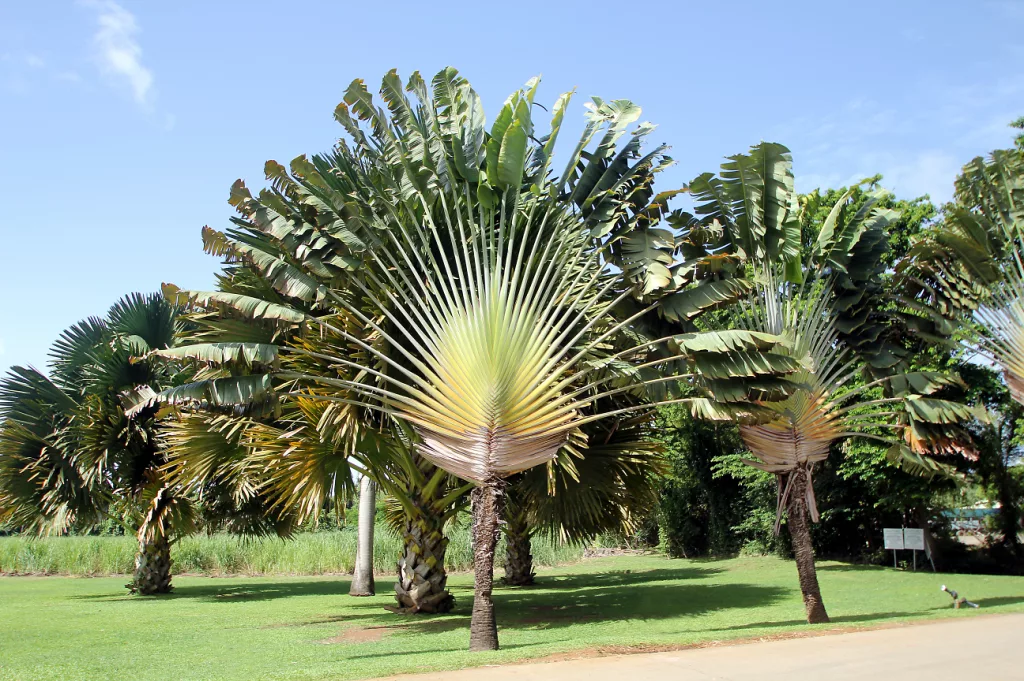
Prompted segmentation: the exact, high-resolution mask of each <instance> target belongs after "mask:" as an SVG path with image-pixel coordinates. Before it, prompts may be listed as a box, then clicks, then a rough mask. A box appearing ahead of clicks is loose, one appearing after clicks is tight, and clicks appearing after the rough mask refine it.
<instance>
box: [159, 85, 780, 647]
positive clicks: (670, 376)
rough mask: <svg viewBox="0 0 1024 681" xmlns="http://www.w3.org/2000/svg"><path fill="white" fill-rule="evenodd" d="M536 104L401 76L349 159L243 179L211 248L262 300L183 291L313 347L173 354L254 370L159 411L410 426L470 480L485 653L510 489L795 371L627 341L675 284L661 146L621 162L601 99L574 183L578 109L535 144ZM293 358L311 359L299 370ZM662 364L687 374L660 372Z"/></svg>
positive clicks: (712, 340) (775, 361)
mask: <svg viewBox="0 0 1024 681" xmlns="http://www.w3.org/2000/svg"><path fill="white" fill-rule="evenodd" d="M536 88H537V81H536V80H532V81H530V82H529V83H528V84H527V86H526V87H525V88H524V89H523V90H520V91H518V92H516V93H514V94H513V95H512V96H510V97H509V99H508V100H507V101H506V102H505V104H504V106H503V107H502V109H501V110H500V112H499V113H498V116H497V118H496V120H495V122H494V124H493V125H492V126H491V128H490V131H489V132H488V131H487V130H486V129H485V127H484V114H483V110H482V107H481V105H480V102H479V98H478V97H477V95H476V93H475V92H474V91H473V90H472V88H471V87H470V86H469V84H468V83H467V82H466V81H465V80H464V79H462V78H461V77H459V76H458V74H457V73H456V72H455V71H454V70H453V69H445V70H444V71H442V72H441V73H439V74H438V75H437V76H436V77H435V78H434V79H433V82H432V92H431V90H430V89H429V88H428V86H427V85H426V83H425V82H424V81H423V79H422V78H420V76H419V75H418V74H414V75H413V77H412V78H410V80H409V81H408V82H402V81H401V80H400V79H399V78H398V77H397V75H395V74H394V72H392V73H389V74H388V75H387V76H386V77H385V78H384V81H383V84H382V88H381V92H382V95H383V97H384V101H385V102H386V104H387V107H388V113H385V112H384V110H383V109H381V108H378V107H377V106H376V104H375V103H374V102H373V100H372V98H371V96H370V94H369V93H368V91H367V89H366V87H365V85H364V84H363V83H362V81H356V82H355V83H353V84H352V86H351V87H350V88H349V89H348V91H347V93H346V97H345V102H344V103H343V104H342V105H340V106H339V107H338V109H337V111H336V118H337V119H338V120H339V122H341V123H342V125H343V126H344V127H345V128H346V131H347V132H348V135H349V137H350V138H351V143H349V142H346V141H342V142H341V143H339V145H338V147H337V148H336V149H335V151H334V152H333V153H332V154H330V155H327V156H318V157H314V158H313V159H312V160H308V159H306V158H304V157H300V158H298V159H296V160H295V161H293V162H292V164H291V173H290V174H289V173H288V172H286V171H285V170H284V168H283V167H281V166H280V165H278V164H275V163H273V162H271V163H268V165H267V172H268V178H269V179H270V180H271V182H272V189H269V190H264V191H263V192H261V193H260V195H259V197H258V198H254V197H253V196H252V195H251V194H250V193H249V191H248V190H247V189H246V188H245V187H244V185H243V184H241V183H236V185H235V187H234V189H233V193H232V199H231V201H232V203H233V204H234V205H235V206H236V208H237V209H238V210H239V211H240V212H241V213H242V216H243V217H242V218H241V219H240V220H239V221H237V222H236V225H238V226H239V227H240V229H236V230H234V231H232V232H230V233H229V234H227V235H223V236H222V237H218V236H216V235H211V237H210V239H211V242H216V243H222V244H223V248H224V253H226V254H229V257H232V258H235V259H238V260H242V261H244V262H245V263H246V265H247V266H248V267H250V268H252V269H253V270H255V271H256V272H258V273H259V274H260V276H261V277H262V280H263V281H265V282H267V283H268V284H269V285H270V286H271V287H272V295H270V296H269V297H268V299H264V298H261V297H260V296H259V295H256V294H257V293H258V290H257V288H255V287H254V289H253V290H252V291H251V292H249V293H247V294H245V295H235V296H233V297H229V296H226V295H224V294H209V293H184V294H183V295H186V296H188V297H189V298H190V299H192V300H209V301H214V300H215V301H217V304H219V305H225V306H229V307H231V308H232V309H234V310H236V311H238V310H245V311H246V313H247V314H250V315H274V316H277V317H282V316H284V315H286V314H291V315H294V318H295V319H297V320H300V321H301V323H302V324H303V325H304V327H305V328H307V329H309V332H308V333H305V334H304V336H303V342H302V343H301V344H288V345H268V344H260V343H252V342H246V343H234V344H217V343H212V344H210V343H207V344H200V345H196V346H192V347H188V348H183V349H181V351H180V353H175V354H174V355H173V356H175V357H183V356H192V357H195V358H201V359H202V360H203V361H208V362H211V363H217V362H221V363H224V362H228V363H231V362H235V363H239V362H248V361H249V359H250V358H258V359H259V361H258V362H257V364H258V365H260V367H261V370H260V371H259V372H256V373H253V374H251V375H246V376H229V377H219V378H208V379H204V380H202V381H200V382H197V383H195V384H193V385H190V386H187V387H185V388H183V389H181V390H177V391H170V392H168V393H165V394H164V395H162V396H161V399H164V400H169V401H172V402H178V403H182V402H192V403H199V404H210V403H221V404H225V403H231V402H245V401H247V400H251V399H253V398H258V397H260V396H263V395H275V396H277V397H283V398H285V399H289V400H295V399H309V400H314V401H321V402H327V403H331V404H334V405H343V406H347V407H352V408H354V409H355V410H357V411H359V412H360V413H368V414H373V415H375V416H374V418H377V419H379V420H381V421H382V422H383V421H387V422H388V423H391V424H399V427H398V430H397V432H400V433H402V436H403V437H407V438H408V440H407V441H408V443H409V444H410V445H411V446H413V447H414V448H415V451H416V454H417V455H419V456H422V457H423V458H425V459H427V460H428V461H430V462H432V463H433V464H435V465H437V466H438V467H440V468H441V469H443V470H445V471H447V472H449V473H451V474H453V475H456V476H458V477H459V478H461V479H462V480H465V481H468V482H470V483H472V484H474V485H475V486H476V489H475V491H474V494H475V501H474V504H473V510H474V516H475V522H474V550H475V570H476V596H475V598H474V603H473V620H472V625H471V644H470V647H471V649H473V650H481V649H493V648H495V647H497V633H496V626H495V620H494V610H493V604H492V602H491V586H492V580H493V559H494V547H495V544H496V541H497V534H498V518H499V517H500V508H501V503H502V498H503V488H504V486H503V479H504V478H506V477H507V476H509V475H512V474H514V473H517V472H520V471H523V470H527V469H529V468H532V467H534V466H538V465H542V464H545V463H547V462H548V461H550V460H552V459H553V458H554V457H555V456H556V455H557V453H558V451H559V450H560V449H561V448H562V447H563V446H564V445H565V444H566V443H567V442H568V441H569V438H570V437H571V435H572V434H573V433H576V432H579V430H580V429H581V428H584V427H586V426H587V425H588V424H590V423H594V422H596V421H598V420H601V419H605V418H609V417H614V416H618V415H620V414H624V413H629V412H633V411H636V410H638V409H644V408H647V407H646V406H645V405H643V404H641V403H640V402H637V403H634V404H632V405H629V406H626V407H622V408H618V409H611V410H600V411H598V410H595V409H593V406H594V405H595V404H596V403H597V401H598V400H601V399H605V398H611V397H614V396H616V395H628V394H639V393H642V392H643V388H644V386H645V385H657V384H667V383H671V382H675V381H678V380H680V379H691V380H694V381H698V382H701V383H702V385H705V386H706V387H707V388H708V389H709V390H710V391H712V392H713V393H714V394H715V396H716V397H717V398H718V402H717V403H715V404H713V403H712V402H711V401H710V400H709V399H706V398H692V399H691V398H688V401H689V402H690V403H691V405H692V406H693V409H694V410H696V411H701V412H707V411H710V410H717V413H731V411H732V410H731V407H730V402H731V401H740V400H743V399H745V398H748V397H750V396H751V394H752V391H753V392H756V393H757V394H759V395H763V394H764V393H765V391H766V390H770V389H772V388H773V387H776V386H777V385H778V384H779V383H780V381H779V379H776V378H772V377H771V375H773V374H775V373H778V372H787V371H792V370H793V369H795V368H796V365H795V363H794V362H793V361H792V360H791V359H789V358H788V357H786V356H784V355H780V354H778V353H773V352H772V350H773V349H774V348H775V347H776V346H777V344H778V340H777V339H776V338H774V337H772V336H770V335H767V334H757V333H746V332H738V331H734V332H728V333H712V334H694V333H691V334H679V333H675V334H671V335H666V336H663V337H660V338H654V339H645V338H638V337H637V336H636V335H634V334H631V333H628V332H627V329H628V326H629V324H630V322H631V321H633V319H636V318H638V317H639V316H641V315H642V314H645V313H647V312H649V311H650V310H652V309H654V308H655V307H656V302H651V303H649V304H646V303H645V304H643V305H642V306H641V307H640V310H639V312H636V313H630V314H627V315H623V314H621V309H622V308H621V306H620V303H623V302H625V301H627V300H633V299H644V298H645V297H648V296H655V295H657V293H658V292H659V291H660V290H662V289H665V288H666V287H669V286H671V285H672V283H673V272H672V271H671V270H670V269H669V267H668V266H667V265H666V263H669V264H670V263H671V262H672V252H673V250H674V249H675V242H674V239H673V238H671V237H672V234H671V232H666V233H667V234H668V237H669V238H664V236H665V235H664V234H662V233H659V232H658V231H657V229H656V228H655V227H654V224H655V223H656V222H657V221H658V220H659V219H660V217H661V215H662V212H663V200H664V197H662V198H661V199H659V197H655V196H654V195H653V193H652V192H651V190H650V187H651V182H652V181H653V175H654V173H655V172H656V171H657V170H659V169H660V168H662V167H664V165H665V164H666V163H667V162H668V160H667V159H666V158H665V157H664V149H663V148H662V147H659V148H657V149H655V150H654V151H652V152H650V153H648V154H646V155H641V154H640V152H639V150H640V145H641V142H642V140H643V138H644V136H646V135H647V134H648V133H649V132H650V131H651V129H653V126H650V125H647V124H641V125H640V126H638V128H637V129H636V130H635V131H634V132H633V133H632V135H631V138H630V140H629V142H628V143H626V144H625V145H623V146H622V148H621V149H618V148H617V147H616V144H617V141H618V140H619V139H620V138H621V137H622V136H623V135H624V134H625V132H626V130H627V128H628V126H629V125H630V124H632V123H633V122H634V121H636V120H637V119H638V117H639V113H640V110H639V108H638V107H636V106H635V105H633V104H632V103H631V102H628V101H621V100H617V101H612V102H605V101H603V100H600V99H596V98H595V100H594V102H593V104H592V105H590V107H589V112H588V114H587V122H586V125H585V128H584V132H583V135H582V137H581V139H580V141H579V142H578V143H577V145H576V147H575V149H574V151H573V152H572V153H571V154H570V155H569V157H568V162H567V164H566V166H565V170H564V172H562V173H561V174H560V175H556V174H553V173H551V172H550V164H551V159H552V153H553V148H554V144H555V140H556V138H557V136H558V132H559V130H560V127H561V123H562V119H563V118H564V115H565V111H566V106H567V103H568V101H569V96H570V95H569V94H566V95H563V96H562V97H560V98H559V99H558V101H557V103H556V105H555V106H554V108H553V110H552V126H551V130H550V132H548V133H547V134H545V135H544V136H543V137H540V138H537V137H536V132H535V127H534V124H533V100H534V96H535V93H536ZM406 92H409V93H412V95H413V96H414V99H410V98H409V97H408V96H407V94H406ZM363 123H366V124H368V127H369V130H368V131H367V130H364V127H363ZM602 131H603V134H602V135H600V138H599V141H598V143H597V145H596V148H594V149H593V150H591V151H588V152H586V153H585V151H584V150H585V149H587V147H588V145H589V144H590V143H591V141H592V140H594V139H596V138H597V137H598V133H600V132H602ZM652 199H653V200H652ZM610 264H611V265H615V267H609V265H610ZM282 299H284V300H285V302H278V301H281V300H282ZM287 300H299V301H302V302H303V303H304V304H305V305H307V306H310V307H313V306H315V307H316V308H317V311H316V312H315V313H313V314H310V313H307V312H305V311H303V310H302V309H297V308H295V307H294V306H289V305H287V304H286V302H287ZM343 319H344V320H346V322H345V323H342V322H341V321H340V320H343ZM369 336H372V339H370V340H368V339H367V338H368V337H369ZM665 348H667V349H668V352H662V350H663V349H665ZM655 349H657V351H658V353H656V352H655ZM286 357H287V358H305V359H306V360H316V363H310V364H309V369H308V370H304V369H301V368H294V366H293V365H294V364H295V361H297V360H295V361H293V360H292V359H289V360H288V361H285V359H284V358H286ZM669 362H678V363H681V364H682V366H683V368H684V370H683V371H680V372H679V373H676V372H674V371H670V372H666V373H663V374H662V375H658V374H657V372H656V371H654V370H655V369H656V368H657V367H659V366H662V365H666V364H668V363H669ZM250 363H251V362H250ZM325 364H326V368H325V366H324V365H325ZM766 375H768V376H769V377H768V378H765V376H766ZM751 384H753V385H751ZM752 409H754V407H751V406H749V405H744V406H742V407H741V408H739V409H737V411H740V410H743V411H750V410H752ZM390 430H391V426H388V427H387V428H385V429H383V432H387V431H390Z"/></svg>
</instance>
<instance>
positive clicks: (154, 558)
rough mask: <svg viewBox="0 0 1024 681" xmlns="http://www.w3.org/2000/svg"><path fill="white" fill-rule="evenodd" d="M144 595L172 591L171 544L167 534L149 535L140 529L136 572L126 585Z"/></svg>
mask: <svg viewBox="0 0 1024 681" xmlns="http://www.w3.org/2000/svg"><path fill="white" fill-rule="evenodd" d="M125 586H126V587H127V588H128V590H129V591H131V592H132V593H137V594H140V595H143V596H151V595H154V594H165V593H170V591H171V588H172V587H171V544H170V542H169V541H168V540H167V537H165V536H159V537H155V538H154V537H149V538H147V537H146V535H145V534H144V533H143V532H142V531H141V530H140V531H139V552H138V553H137V554H136V555H135V574H134V575H133V576H132V581H131V583H129V584H126V585H125Z"/></svg>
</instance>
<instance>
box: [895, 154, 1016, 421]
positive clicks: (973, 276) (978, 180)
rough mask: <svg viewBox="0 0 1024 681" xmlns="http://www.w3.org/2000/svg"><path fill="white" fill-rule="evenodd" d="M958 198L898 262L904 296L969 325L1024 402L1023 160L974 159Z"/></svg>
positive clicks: (942, 318) (972, 337) (1005, 156)
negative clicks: (935, 224) (942, 217)
mask: <svg viewBox="0 0 1024 681" xmlns="http://www.w3.org/2000/svg"><path fill="white" fill-rule="evenodd" d="M956 196H957V203H956V204H955V205H953V206H950V207H949V208H948V209H947V210H946V213H945V216H944V219H943V221H942V222H941V223H940V224H939V225H937V226H936V227H934V228H932V229H931V230H929V231H928V232H926V233H925V234H923V235H922V238H921V239H919V240H918V241H917V242H916V243H915V244H914V246H913V247H912V248H911V250H910V252H909V253H908V254H907V257H906V258H905V259H904V260H903V261H902V262H901V263H900V264H899V271H900V273H901V274H902V275H903V283H904V285H905V291H906V293H907V295H908V297H910V298H911V299H912V301H911V303H910V304H912V305H916V306H920V307H922V308H923V309H926V310H930V311H931V312H932V314H933V315H935V316H936V317H937V318H938V321H940V322H943V321H948V320H965V321H967V322H968V324H967V333H966V334H964V335H965V339H966V340H971V341H975V343H976V347H977V349H978V350H979V351H980V352H981V353H982V354H983V355H984V356H985V357H986V358H987V359H988V360H989V361H991V362H992V363H993V364H995V365H996V366H998V367H999V368H1000V369H1001V370H1002V373H1003V378H1004V379H1005V381H1006V384H1007V386H1008V387H1009V389H1010V394H1011V395H1012V396H1013V398H1014V399H1015V400H1016V401H1017V402H1020V403H1022V404H1024V154H1022V153H1021V152H1020V151H1018V150H1008V151H995V152H993V153H992V155H991V157H990V158H989V159H987V160H986V159H982V158H976V159H974V160H973V161H971V162H970V163H968V164H967V165H966V166H964V169H963V173H962V174H961V175H960V177H958V178H957V181H956Z"/></svg>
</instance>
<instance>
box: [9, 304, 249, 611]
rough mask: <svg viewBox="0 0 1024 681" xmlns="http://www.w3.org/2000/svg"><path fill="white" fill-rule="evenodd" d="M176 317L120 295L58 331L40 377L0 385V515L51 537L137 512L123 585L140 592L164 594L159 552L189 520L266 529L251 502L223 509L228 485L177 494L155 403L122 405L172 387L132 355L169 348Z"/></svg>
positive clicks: (29, 372) (175, 373)
mask: <svg viewBox="0 0 1024 681" xmlns="http://www.w3.org/2000/svg"><path fill="white" fill-rule="evenodd" d="M178 313H179V311H178V309H177V308H175V307H174V306H173V305H171V304H170V303H169V302H168V301H166V300H165V299H164V298H163V297H162V296H160V295H148V296H145V295H141V294H131V295H129V296H126V297H125V298H122V299H121V300H120V301H118V302H117V303H116V304H115V305H114V306H113V307H111V308H110V311H109V312H108V313H107V315H106V317H105V318H103V319H99V318H90V319H87V320H85V321H83V322H81V323H79V324H76V325H75V326H73V327H71V328H69V329H68V330H67V331H65V332H64V333H63V334H62V335H61V337H60V339H59V340H58V341H57V342H56V343H55V344H54V346H53V350H52V351H51V355H50V356H51V364H50V370H51V371H50V373H51V375H50V377H47V376H45V375H43V374H42V373H41V372H39V371H37V370H35V369H25V368H22V367H15V369H14V370H13V372H12V373H11V374H10V375H9V376H8V377H7V378H6V379H5V380H4V381H3V382H2V384H0V408H2V410H3V414H2V417H3V422H2V423H3V426H2V431H0V512H2V513H3V514H4V516H5V517H6V518H8V519H9V520H11V521H13V522H15V523H17V524H19V525H25V526H30V525H31V526H35V527H36V529H38V530H41V531H56V532H63V531H66V530H68V529H71V528H73V527H76V526H77V527H81V526H89V525H92V524H94V523H96V522H97V521H99V520H100V519H102V518H103V517H104V516H106V515H107V514H108V513H110V511H111V509H112V504H114V503H115V502H116V503H123V502H124V501H125V500H127V501H128V503H129V506H130V507H131V508H133V509H134V512H135V513H136V514H137V515H138V516H139V518H138V525H139V529H138V539H139V549H138V553H137V554H136V560H135V572H134V575H133V578H132V581H131V583H130V584H128V588H129V589H131V590H132V591H133V592H137V593H141V594H158V593H166V592H168V591H170V589H171V545H172V544H173V543H174V542H175V541H176V540H177V539H178V538H180V537H181V536H183V535H184V534H187V533H188V532H190V531H192V530H193V529H194V527H195V523H196V522H197V520H198V519H199V515H200V514H202V515H203V519H204V520H205V522H206V523H207V525H210V524H217V523H220V524H224V525H227V526H228V527H229V528H230V529H235V530H238V531H246V532H263V531H267V530H268V527H267V525H266V519H265V518H264V517H263V516H262V514H261V507H260V504H259V503H258V502H257V503H252V502H251V500H250V503H248V504H239V503H235V501H234V500H232V499H231V498H230V497H231V496H232V495H231V494H230V493H229V490H225V489H222V488H218V489H211V490H210V492H209V494H208V498H209V499H208V503H206V504H205V505H204V506H203V507H198V506H196V504H195V503H194V502H193V500H192V499H190V498H188V497H186V496H184V495H183V494H182V493H181V490H180V489H179V488H177V487H176V486H175V485H173V484H171V483H170V482H169V481H168V480H167V478H166V476H165V475H164V472H163V470H162V466H163V464H164V462H165V451H164V450H163V448H162V447H161V444H160V438H159V436H158V435H159V431H160V429H161V427H162V425H163V422H164V418H163V417H164V413H162V412H161V411H160V410H159V409H158V407H159V405H153V404H151V405H147V406H145V407H143V408H139V409H135V410H131V409H127V408H126V405H127V404H130V403H131V402H132V401H134V400H137V399H138V396H139V395H152V394H153V393H154V391H156V390H161V389H164V388H169V387H170V386H173V385H175V384H176V383H180V382H182V380H183V378H184V377H183V376H182V374H181V373H180V371H179V367H177V366H175V365H173V364H168V363H163V362H156V361H154V360H147V359H144V356H145V355H147V354H148V353H150V352H151V351H155V350H159V349H166V348H168V347H170V346H171V345H173V343H174V339H175V335H176V331H178V330H180V326H181V320H180V319H179V316H178ZM236 496H237V495H236Z"/></svg>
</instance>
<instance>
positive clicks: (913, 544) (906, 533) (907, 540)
mask: <svg viewBox="0 0 1024 681" xmlns="http://www.w3.org/2000/svg"><path fill="white" fill-rule="evenodd" d="M903 548H905V549H911V550H913V552H914V572H917V552H918V551H924V550H925V547H924V530H923V529H921V528H920V527H905V528H903Z"/></svg>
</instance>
